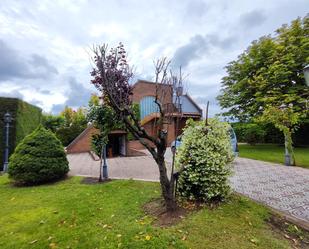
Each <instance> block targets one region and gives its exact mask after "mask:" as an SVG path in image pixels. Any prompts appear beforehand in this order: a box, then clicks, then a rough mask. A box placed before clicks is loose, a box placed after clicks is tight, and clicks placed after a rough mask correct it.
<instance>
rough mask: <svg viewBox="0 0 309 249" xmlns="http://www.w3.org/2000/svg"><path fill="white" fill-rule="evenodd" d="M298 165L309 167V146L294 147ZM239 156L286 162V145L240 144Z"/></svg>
mask: <svg viewBox="0 0 309 249" xmlns="http://www.w3.org/2000/svg"><path fill="white" fill-rule="evenodd" d="M294 152H295V161H296V165H297V166H300V167H304V168H309V148H308V147H307V148H294ZM239 156H240V157H246V158H251V159H256V160H262V161H267V162H274V163H281V164H283V163H284V146H280V145H276V144H257V145H248V144H240V145H239Z"/></svg>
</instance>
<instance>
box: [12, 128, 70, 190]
mask: <svg viewBox="0 0 309 249" xmlns="http://www.w3.org/2000/svg"><path fill="white" fill-rule="evenodd" d="M68 171H69V164H68V160H67V158H66V154H65V152H64V148H63V146H62V144H61V142H60V141H59V140H58V139H57V138H56V136H55V135H54V134H53V133H52V132H51V131H49V130H46V129H44V128H43V126H40V127H38V128H37V129H36V130H35V131H34V132H32V133H31V134H30V135H28V136H26V137H25V138H24V139H23V140H22V141H21V142H20V144H18V146H17V147H16V149H15V152H14V154H12V156H11V157H10V164H9V170H8V173H9V177H10V178H12V179H14V180H15V181H16V182H18V183H22V184H38V183H45V182H48V181H52V180H56V179H59V178H62V177H64V176H65V175H66V174H67V173H68Z"/></svg>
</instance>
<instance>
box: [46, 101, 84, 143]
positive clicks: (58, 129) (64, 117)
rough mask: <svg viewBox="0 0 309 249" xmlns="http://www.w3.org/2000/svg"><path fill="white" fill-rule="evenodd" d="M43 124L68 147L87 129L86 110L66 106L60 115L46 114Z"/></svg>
mask: <svg viewBox="0 0 309 249" xmlns="http://www.w3.org/2000/svg"><path fill="white" fill-rule="evenodd" d="M42 124H43V126H44V127H45V128H46V129H48V130H51V131H52V132H54V133H55V134H56V136H57V138H58V139H59V140H60V141H61V142H62V144H63V145H64V146H67V145H69V144H70V143H71V142H72V141H73V140H74V139H75V138H76V137H77V136H78V135H79V134H80V133H81V132H82V131H83V130H84V129H85V128H86V127H87V118H86V110H85V108H78V109H77V110H76V111H75V110H73V109H72V108H71V107H68V106H66V107H65V108H64V110H63V111H62V112H61V113H60V114H59V115H52V114H45V115H44V116H43V121H42Z"/></svg>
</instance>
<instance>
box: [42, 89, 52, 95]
mask: <svg viewBox="0 0 309 249" xmlns="http://www.w3.org/2000/svg"><path fill="white" fill-rule="evenodd" d="M40 93H42V94H45V95H48V94H51V91H49V90H40Z"/></svg>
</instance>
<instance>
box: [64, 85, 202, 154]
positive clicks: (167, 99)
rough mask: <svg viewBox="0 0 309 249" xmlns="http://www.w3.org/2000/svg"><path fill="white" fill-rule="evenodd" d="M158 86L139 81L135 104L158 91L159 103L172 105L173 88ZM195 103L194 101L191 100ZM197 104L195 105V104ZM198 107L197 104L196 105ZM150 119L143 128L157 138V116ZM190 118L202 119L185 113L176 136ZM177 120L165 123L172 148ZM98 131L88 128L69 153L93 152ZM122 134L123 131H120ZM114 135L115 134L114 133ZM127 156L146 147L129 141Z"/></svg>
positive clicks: (134, 92) (171, 118) (199, 115)
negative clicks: (92, 145)
mask: <svg viewBox="0 0 309 249" xmlns="http://www.w3.org/2000/svg"><path fill="white" fill-rule="evenodd" d="M156 87H157V86H156V84H154V83H152V82H147V81H138V82H136V83H135V85H134V86H133V95H132V101H133V103H139V102H140V101H141V99H142V98H143V97H145V96H155V95H156V90H157V92H158V95H159V101H160V102H161V103H162V104H163V105H164V106H166V104H169V103H172V102H173V101H172V88H171V86H169V85H160V86H159V88H158V89H157V88H156ZM190 100H191V101H193V100H192V99H190ZM194 104H195V103H194ZM195 105H196V104H195ZM147 117H149V118H148V119H146V118H145V120H146V121H145V120H144V121H145V123H143V127H144V129H145V130H146V132H147V133H148V134H149V135H150V136H156V135H157V127H156V121H157V118H156V115H153V117H150V115H149V116H147ZM188 118H193V119H195V120H199V119H200V118H201V113H195V114H193V115H192V114H188V113H187V114H186V113H183V114H182V115H181V116H180V117H179V123H178V129H177V133H176V136H178V135H180V134H181V133H182V130H183V128H184V126H185V123H186V120H187V119H188ZM175 121H176V118H175V117H170V118H168V119H167V120H166V121H165V124H164V125H165V129H166V131H167V134H168V136H167V146H170V144H171V142H172V141H174V140H175V129H176V125H175ZM97 132H98V131H97V130H96V129H95V128H93V127H92V126H91V127H88V128H87V129H86V130H85V131H84V132H82V133H81V134H80V135H79V136H78V137H77V138H76V139H75V140H74V141H73V142H72V143H71V144H70V145H69V146H68V147H67V153H78V152H87V151H91V136H92V135H93V134H95V133H97ZM118 132H120V133H121V132H122V133H123V131H118ZM112 133H114V132H112ZM125 148H126V155H136V154H137V153H138V152H137V151H138V150H141V149H144V146H143V145H142V144H141V143H140V142H139V141H138V140H136V141H127V142H126V146H125Z"/></svg>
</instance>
